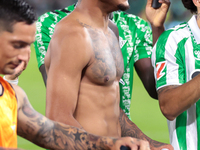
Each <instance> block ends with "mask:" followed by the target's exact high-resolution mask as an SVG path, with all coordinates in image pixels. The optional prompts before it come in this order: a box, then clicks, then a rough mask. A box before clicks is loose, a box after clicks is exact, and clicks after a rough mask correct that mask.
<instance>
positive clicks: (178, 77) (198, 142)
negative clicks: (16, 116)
mask: <svg viewBox="0 0 200 150" xmlns="http://www.w3.org/2000/svg"><path fill="white" fill-rule="evenodd" d="M152 65H153V66H154V75H155V78H156V87H157V89H160V88H162V87H164V86H167V85H182V84H184V83H186V82H188V81H190V80H191V79H192V78H193V77H194V76H196V75H197V74H198V73H200V29H199V27H198V25H197V21H196V16H193V17H192V18H191V19H190V21H189V22H188V23H183V24H180V25H178V26H175V27H174V28H172V29H169V30H167V31H165V32H164V33H163V34H162V35H161V36H160V37H159V39H158V41H157V43H156V45H155V46H154V48H153V52H152ZM168 128H169V135H170V143H171V144H172V146H174V149H175V150H200V101H198V102H197V103H196V104H194V105H193V106H191V107H190V108H189V109H188V110H186V111H185V112H183V113H182V114H181V115H179V116H178V117H177V118H176V119H175V120H173V121H169V120H168Z"/></svg>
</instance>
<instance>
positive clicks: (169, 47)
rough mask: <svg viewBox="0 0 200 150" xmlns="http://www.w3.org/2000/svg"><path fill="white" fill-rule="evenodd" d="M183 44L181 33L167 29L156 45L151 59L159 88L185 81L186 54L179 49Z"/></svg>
mask: <svg viewBox="0 0 200 150" xmlns="http://www.w3.org/2000/svg"><path fill="white" fill-rule="evenodd" d="M181 44H183V43H182V42H181V40H180V37H179V34H177V33H176V31H174V30H172V29H171V30H168V31H165V32H164V33H163V34H162V35H161V36H160V37H159V39H158V41H157V43H156V45H155V46H154V48H153V52H152V57H151V59H152V65H153V67H154V76H155V80H156V88H157V89H160V88H162V87H164V86H168V85H181V84H182V83H184V81H185V75H184V68H185V67H184V63H183V57H184V56H183V55H184V54H183V53H182V52H181V50H180V49H179V48H180V47H182V46H181Z"/></svg>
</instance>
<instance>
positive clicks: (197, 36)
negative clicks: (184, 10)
mask: <svg viewBox="0 0 200 150" xmlns="http://www.w3.org/2000/svg"><path fill="white" fill-rule="evenodd" d="M188 26H189V28H190V30H191V34H192V36H193V38H194V41H196V42H197V44H200V29H199V27H198V25H197V21H196V15H193V16H192V18H191V19H190V20H189V21H188Z"/></svg>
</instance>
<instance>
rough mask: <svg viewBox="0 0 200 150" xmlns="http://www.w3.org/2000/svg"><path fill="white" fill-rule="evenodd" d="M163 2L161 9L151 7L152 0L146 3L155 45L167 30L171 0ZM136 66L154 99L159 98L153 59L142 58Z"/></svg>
mask: <svg viewBox="0 0 200 150" xmlns="http://www.w3.org/2000/svg"><path fill="white" fill-rule="evenodd" d="M161 3H162V5H161V7H160V8H159V9H154V8H153V7H151V4H152V0H148V1H147V4H146V16H147V19H148V21H149V22H150V24H151V27H152V33H153V45H154V44H155V43H156V41H157V39H158V37H159V36H160V35H161V34H162V33H163V31H164V30H165V28H164V22H165V18H166V15H167V12H168V9H169V6H170V2H169V0H166V1H163V2H161ZM134 66H135V70H136V72H137V74H138V76H139V77H140V79H141V81H142V83H143V85H144V87H145V89H146V90H147V92H148V93H149V95H150V96H151V97H152V98H154V99H158V95H157V92H156V86H155V78H154V73H153V67H152V65H151V59H150V58H143V59H140V60H138V61H137V62H136V63H135V64H134Z"/></svg>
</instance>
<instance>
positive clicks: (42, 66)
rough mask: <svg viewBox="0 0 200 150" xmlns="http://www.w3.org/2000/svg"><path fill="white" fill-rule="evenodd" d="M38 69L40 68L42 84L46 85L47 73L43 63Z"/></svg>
mask: <svg viewBox="0 0 200 150" xmlns="http://www.w3.org/2000/svg"><path fill="white" fill-rule="evenodd" d="M39 69H40V73H41V74H42V78H43V81H44V84H45V86H46V82H47V73H46V69H45V65H44V64H42V65H41V66H40V68H39Z"/></svg>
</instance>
